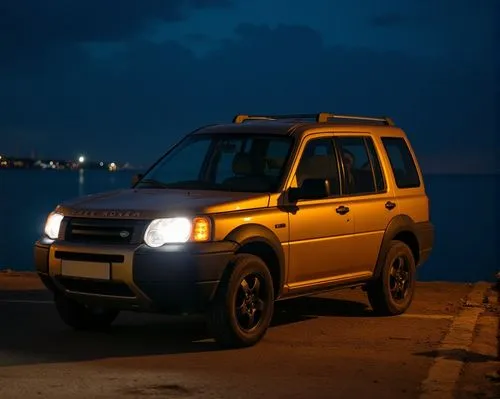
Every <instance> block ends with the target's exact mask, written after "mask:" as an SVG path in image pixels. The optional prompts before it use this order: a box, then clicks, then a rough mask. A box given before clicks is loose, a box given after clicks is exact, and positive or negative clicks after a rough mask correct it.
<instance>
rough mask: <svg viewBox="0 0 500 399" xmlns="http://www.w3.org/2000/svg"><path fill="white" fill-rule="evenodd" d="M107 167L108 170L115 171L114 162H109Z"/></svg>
mask: <svg viewBox="0 0 500 399" xmlns="http://www.w3.org/2000/svg"><path fill="white" fill-rule="evenodd" d="M108 169H109V171H110V172H115V171H116V163H114V162H111V163H110V164H109V166H108Z"/></svg>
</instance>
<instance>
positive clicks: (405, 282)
mask: <svg viewBox="0 0 500 399" xmlns="http://www.w3.org/2000/svg"><path fill="white" fill-rule="evenodd" d="M398 270H401V272H400V273H399V272H398ZM415 283H416V268H415V258H414V257H413V253H412V251H411V249H410V248H409V247H408V245H406V244H405V243H404V242H401V241H397V240H394V241H392V242H391V244H390V246H389V249H388V251H387V254H386V257H385V262H384V265H383V267H382V270H381V272H380V275H379V277H378V278H377V280H375V281H374V282H373V283H371V284H370V285H369V286H368V287H367V294H368V300H369V302H370V305H371V306H372V308H373V311H374V312H375V313H376V314H378V315H381V316H395V315H399V314H402V313H404V312H405V311H406V310H407V309H408V308H409V307H410V305H411V303H412V301H413V297H414V293H415ZM391 288H395V290H394V291H393V290H392V289H391ZM398 288H400V289H398ZM397 294H399V295H397Z"/></svg>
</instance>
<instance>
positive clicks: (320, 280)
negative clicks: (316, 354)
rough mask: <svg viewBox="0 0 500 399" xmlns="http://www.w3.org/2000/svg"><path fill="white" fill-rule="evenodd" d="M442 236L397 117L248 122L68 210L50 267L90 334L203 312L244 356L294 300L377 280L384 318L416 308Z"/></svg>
mask: <svg viewBox="0 0 500 399" xmlns="http://www.w3.org/2000/svg"><path fill="white" fill-rule="evenodd" d="M433 240H434V230H433V225H432V224H431V223H430V221H429V201H428V198H427V195H426V192H425V188H424V182H423V179H422V173H421V171H420V168H419V166H418V163H417V160H416V157H415V154H414V152H413V150H412V148H411V146H410V143H409V141H408V138H407V136H406V134H405V133H404V131H403V130H401V129H400V128H398V127H396V126H395V125H394V123H393V122H392V120H391V119H389V118H385V117H382V118H378V117H377V118H375V117H365V116H352V115H336V114H329V113H319V114H305V115H304V114H301V115H269V116H268V115H265V116H264V115H260V116H259V115H237V116H236V117H235V118H234V120H233V122H232V123H229V124H217V125H210V126H205V127H202V128H199V129H197V130H195V131H193V132H191V133H190V134H188V135H187V136H186V137H184V138H183V139H182V140H180V141H179V142H178V143H177V144H175V145H174V146H173V147H172V148H171V149H169V150H168V152H167V153H166V154H165V155H164V156H162V157H161V158H160V159H159V160H158V161H157V162H156V163H155V164H153V165H152V167H151V168H150V169H149V170H147V171H146V172H145V173H144V174H143V175H138V176H136V177H135V179H134V182H133V183H132V187H131V188H130V189H125V190H119V191H114V192H107V193H102V194H95V195H90V196H86V197H83V198H79V199H75V200H72V201H68V202H66V203H64V204H62V205H59V206H57V207H56V209H55V210H54V211H53V212H51V213H50V215H49V216H48V219H47V222H46V225H45V229H44V235H43V237H41V238H40V239H39V240H38V241H37V242H36V244H35V263H36V269H37V272H38V274H39V276H40V278H41V279H42V281H43V282H44V284H45V285H46V286H47V287H48V289H50V290H51V291H53V293H54V300H55V304H56V308H57V310H58V312H59V315H60V317H61V318H62V320H63V321H64V322H65V323H66V324H67V325H69V326H71V327H73V328H75V329H90V328H103V327H106V326H108V325H110V324H111V323H112V322H113V320H114V319H115V318H116V316H117V315H118V313H119V311H121V310H131V311H142V312H161V313H168V314H190V313H203V314H206V315H207V321H208V327H209V330H210V332H211V334H212V337H214V338H215V339H216V341H217V342H218V343H219V344H221V345H222V346H225V347H244V346H251V345H254V344H256V343H257V342H258V341H259V340H261V339H262V337H263V336H264V334H265V333H266V331H267V329H268V327H269V324H270V321H271V318H272V315H273V309H274V305H275V301H278V300H285V299H288V298H293V297H298V296H304V295H311V294H317V293H320V292H325V291H329V290H332V289H338V288H345V287H362V288H363V290H365V291H366V292H367V295H368V299H369V302H370V304H371V306H372V308H373V310H374V312H375V313H377V314H381V315H397V314H400V313H403V312H404V311H405V310H406V309H407V308H408V307H409V305H410V303H411V302H412V298H413V294H414V290H415V281H416V267H417V266H419V265H421V264H422V263H423V262H425V261H426V260H427V259H428V257H429V254H430V252H431V250H432V245H433Z"/></svg>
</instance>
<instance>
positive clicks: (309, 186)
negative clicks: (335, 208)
mask: <svg viewBox="0 0 500 399" xmlns="http://www.w3.org/2000/svg"><path fill="white" fill-rule="evenodd" d="M329 192H330V190H329V184H328V180H325V179H306V180H304V182H303V183H302V185H301V186H300V187H297V188H290V190H288V200H289V201H290V202H297V201H298V200H300V199H321V198H326V197H328V195H329Z"/></svg>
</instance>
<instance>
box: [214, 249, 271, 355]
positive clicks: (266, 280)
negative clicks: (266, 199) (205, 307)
mask: <svg viewBox="0 0 500 399" xmlns="http://www.w3.org/2000/svg"><path fill="white" fill-rule="evenodd" d="M273 311H274V290H273V280H272V277H271V274H270V273H269V269H268V268H267V266H266V264H265V263H264V262H263V261H262V259H260V258H259V257H257V256H255V255H250V254H239V255H236V256H235V258H234V260H233V261H232V262H231V264H230V265H229V266H228V269H227V270H226V273H224V276H223V278H222V281H221V282H220V284H219V287H218V289H217V292H216V294H215V297H214V299H213V302H212V304H211V307H210V309H209V311H208V327H209V330H210V332H211V334H212V336H213V337H214V338H215V340H216V341H217V342H218V343H219V344H220V345H221V346H223V347H227V348H238V347H248V346H252V345H255V344H256V343H257V342H259V341H260V340H261V339H262V337H263V336H264V334H265V333H266V331H267V329H268V327H269V324H270V323H271V319H272V316H273Z"/></svg>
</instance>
